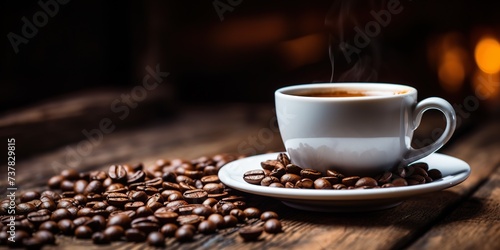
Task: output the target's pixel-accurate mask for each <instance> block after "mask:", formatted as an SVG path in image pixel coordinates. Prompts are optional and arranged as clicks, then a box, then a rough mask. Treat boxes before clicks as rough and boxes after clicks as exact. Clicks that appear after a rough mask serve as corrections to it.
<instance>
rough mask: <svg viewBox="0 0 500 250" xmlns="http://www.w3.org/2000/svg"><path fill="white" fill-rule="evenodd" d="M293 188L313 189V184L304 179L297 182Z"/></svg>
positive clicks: (311, 181)
mask: <svg viewBox="0 0 500 250" xmlns="http://www.w3.org/2000/svg"><path fill="white" fill-rule="evenodd" d="M295 187H296V188H305V189H309V188H314V182H313V180H311V179H309V178H304V179H301V180H299V181H297V182H296V183H295Z"/></svg>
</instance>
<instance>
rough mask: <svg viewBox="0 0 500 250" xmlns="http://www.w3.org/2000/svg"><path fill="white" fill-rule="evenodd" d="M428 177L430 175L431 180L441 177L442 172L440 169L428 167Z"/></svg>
mask: <svg viewBox="0 0 500 250" xmlns="http://www.w3.org/2000/svg"><path fill="white" fill-rule="evenodd" d="M427 173H428V174H429V177H431V178H432V179H433V180H438V179H441V178H443V174H441V171H439V170H438V169H430V170H429V171H428V172H427Z"/></svg>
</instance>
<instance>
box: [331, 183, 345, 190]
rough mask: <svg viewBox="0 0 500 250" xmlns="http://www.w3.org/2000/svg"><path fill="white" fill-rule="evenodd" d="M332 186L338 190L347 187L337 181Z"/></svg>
mask: <svg viewBox="0 0 500 250" xmlns="http://www.w3.org/2000/svg"><path fill="white" fill-rule="evenodd" d="M332 188H333V189H336V190H340V189H347V186H346V185H344V184H342V183H338V184H333V185H332Z"/></svg>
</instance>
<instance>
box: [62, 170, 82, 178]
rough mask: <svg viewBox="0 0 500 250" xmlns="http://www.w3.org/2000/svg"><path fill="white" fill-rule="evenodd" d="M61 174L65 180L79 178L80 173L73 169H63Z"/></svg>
mask: <svg viewBox="0 0 500 250" xmlns="http://www.w3.org/2000/svg"><path fill="white" fill-rule="evenodd" d="M61 176H62V177H64V179H65V180H77V179H79V178H80V174H79V173H78V171H76V170H75V169H64V170H62V171H61Z"/></svg>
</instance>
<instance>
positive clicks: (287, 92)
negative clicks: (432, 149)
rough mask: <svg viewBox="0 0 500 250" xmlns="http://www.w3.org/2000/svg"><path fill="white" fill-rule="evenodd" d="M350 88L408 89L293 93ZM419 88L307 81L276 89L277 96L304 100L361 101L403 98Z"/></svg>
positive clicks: (368, 83) (386, 84)
mask: <svg viewBox="0 0 500 250" xmlns="http://www.w3.org/2000/svg"><path fill="white" fill-rule="evenodd" d="M332 87H333V88H339V89H341V88H349V89H352V88H354V89H366V88H369V89H370V90H374V91H377V90H381V91H382V90H385V91H396V90H398V91H406V92H405V93H402V94H397V95H372V96H349V97H314V96H301V95H296V94H292V92H293V91H300V90H306V89H321V88H332ZM416 93H417V90H416V89H415V88H413V87H411V86H408V85H403V84H396V83H385V82H333V83H332V82H325V83H306V84H297V85H290V86H285V87H282V88H279V89H277V90H276V91H275V96H276V97H278V96H281V97H285V98H297V99H302V100H311V101H312V100H314V101H360V100H374V99H393V98H402V97H405V96H408V95H414V94H416Z"/></svg>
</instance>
